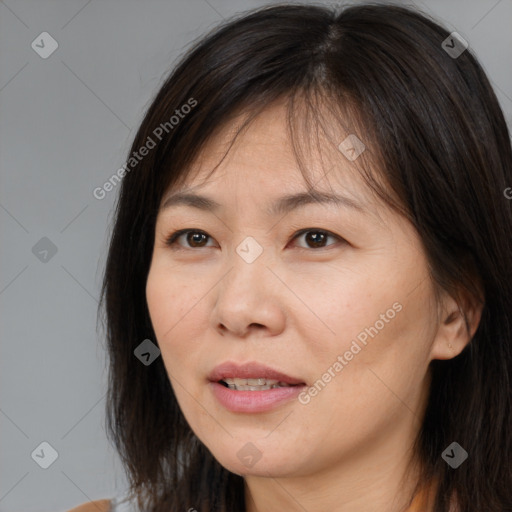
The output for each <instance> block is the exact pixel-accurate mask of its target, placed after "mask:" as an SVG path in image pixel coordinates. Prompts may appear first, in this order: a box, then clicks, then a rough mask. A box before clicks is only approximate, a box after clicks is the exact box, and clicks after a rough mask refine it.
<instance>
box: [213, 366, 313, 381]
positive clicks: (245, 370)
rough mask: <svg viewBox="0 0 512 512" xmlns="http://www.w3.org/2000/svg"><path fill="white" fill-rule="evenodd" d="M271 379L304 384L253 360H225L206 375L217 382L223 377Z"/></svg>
mask: <svg viewBox="0 0 512 512" xmlns="http://www.w3.org/2000/svg"><path fill="white" fill-rule="evenodd" d="M237 378H238V379H258V378H260V379H273V380H277V381H279V382H286V383H287V384H304V381H303V380H301V379H297V378H295V377H290V376H289V375H286V374H284V373H281V372H279V371H277V370H274V369H273V368H270V367H269V366H265V365H263V364H261V363H257V362H254V361H251V362H248V363H244V364H237V363H235V362H232V361H226V362H224V363H221V364H219V365H218V366H216V367H215V368H214V369H213V370H212V371H211V372H210V375H208V380H210V381H211V382H219V381H220V380H223V379H237Z"/></svg>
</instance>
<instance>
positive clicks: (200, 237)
mask: <svg viewBox="0 0 512 512" xmlns="http://www.w3.org/2000/svg"><path fill="white" fill-rule="evenodd" d="M183 235H186V237H185V238H186V240H187V243H189V244H190V245H189V248H191V249H195V248H201V247H206V246H205V245H204V242H205V241H206V240H207V239H208V238H210V236H209V235H207V234H206V233H205V232H204V231H201V230H198V229H180V230H178V231H175V232H174V233H171V234H170V235H169V237H168V238H167V239H166V240H165V244H166V245H168V246H169V247H172V248H173V249H176V247H175V245H176V242H177V241H178V239H179V238H181V237H182V236H183ZM185 248H186V247H185Z"/></svg>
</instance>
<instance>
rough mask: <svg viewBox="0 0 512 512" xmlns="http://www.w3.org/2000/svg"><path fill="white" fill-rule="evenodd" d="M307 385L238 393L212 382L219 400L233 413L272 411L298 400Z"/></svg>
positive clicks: (211, 384)
mask: <svg viewBox="0 0 512 512" xmlns="http://www.w3.org/2000/svg"><path fill="white" fill-rule="evenodd" d="M305 387H306V386H305V385H300V386H289V387H282V388H272V389H265V390H263V391H237V390H235V389H230V388H227V387H226V386H224V385H222V384H219V383H218V382H210V388H211V390H212V392H213V394H214V395H215V397H216V398H217V400H218V401H219V402H220V403H221V404H222V405H223V406H224V407H225V408H226V409H228V410H230V411H231V412H264V411H270V410H272V409H274V408H275V407H277V406H278V405H280V404H282V403H283V402H286V401H289V400H292V399H294V398H296V397H297V396H298V395H299V394H300V392H301V391H302V390H303V389H304V388H305Z"/></svg>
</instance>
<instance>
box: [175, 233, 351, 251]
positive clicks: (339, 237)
mask: <svg viewBox="0 0 512 512" xmlns="http://www.w3.org/2000/svg"><path fill="white" fill-rule="evenodd" d="M309 232H320V233H324V234H325V235H326V236H327V237H331V238H335V239H336V240H338V241H339V242H341V243H348V242H347V241H346V240H345V239H344V238H342V237H341V236H339V235H336V234H335V233H333V232H332V231H329V230H327V229H323V228H314V227H313V228H303V229H299V230H298V231H296V232H295V233H293V235H292V236H291V238H290V241H293V240H295V239H297V238H299V237H300V236H302V235H304V234H305V233H309ZM187 233H200V234H203V235H205V236H206V237H207V238H208V239H211V240H213V237H211V236H210V235H209V234H208V233H206V231H203V230H202V229H196V228H185V229H179V230H177V231H174V232H173V233H171V234H170V235H169V236H167V238H166V239H165V244H166V245H167V246H169V247H170V248H171V249H173V250H181V249H183V250H198V249H206V248H207V247H211V246H204V247H182V246H179V245H178V247H176V241H177V240H178V238H179V237H180V236H182V235H185V234H187ZM331 245H335V244H329V245H326V246H325V247H318V248H313V247H300V246H299V249H304V250H308V251H317V252H319V251H321V250H322V249H327V248H329V247H330V246H331Z"/></svg>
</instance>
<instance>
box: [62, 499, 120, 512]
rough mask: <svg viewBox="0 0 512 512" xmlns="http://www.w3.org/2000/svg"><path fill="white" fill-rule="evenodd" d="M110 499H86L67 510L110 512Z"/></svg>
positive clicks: (75, 511) (69, 511)
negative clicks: (84, 501)
mask: <svg viewBox="0 0 512 512" xmlns="http://www.w3.org/2000/svg"><path fill="white" fill-rule="evenodd" d="M111 503H112V502H111V500H96V501H88V502H87V503H83V504H82V505H79V506H78V507H75V508H72V509H71V510H68V512H111V510H112V506H111Z"/></svg>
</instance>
